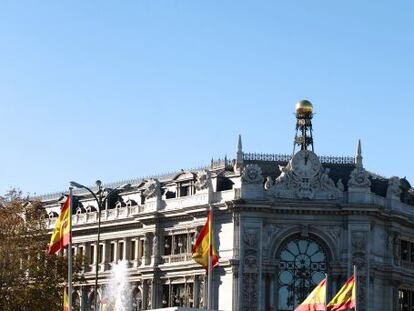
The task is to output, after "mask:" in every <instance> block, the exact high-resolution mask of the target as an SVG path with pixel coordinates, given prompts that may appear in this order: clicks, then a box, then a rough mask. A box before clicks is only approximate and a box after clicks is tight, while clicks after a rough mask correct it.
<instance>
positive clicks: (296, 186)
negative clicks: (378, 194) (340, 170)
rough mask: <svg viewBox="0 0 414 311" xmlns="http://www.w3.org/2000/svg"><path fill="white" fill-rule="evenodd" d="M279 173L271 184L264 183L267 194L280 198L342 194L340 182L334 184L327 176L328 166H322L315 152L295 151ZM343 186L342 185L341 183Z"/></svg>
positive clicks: (307, 197) (268, 181) (325, 196)
mask: <svg viewBox="0 0 414 311" xmlns="http://www.w3.org/2000/svg"><path fill="white" fill-rule="evenodd" d="M279 170H280V172H281V173H280V175H279V177H277V178H276V180H275V183H274V184H273V185H272V183H271V179H270V180H267V181H266V183H265V189H266V190H267V192H268V194H270V195H272V196H275V197H281V198H290V199H293V198H299V199H337V198H340V197H342V196H343V187H341V184H339V185H338V186H336V185H335V183H334V181H333V180H332V179H331V178H330V177H329V172H330V171H329V168H324V167H322V165H321V163H320V162H319V159H318V157H317V156H316V154H315V153H313V152H312V151H309V150H301V151H299V152H297V153H296V154H295V155H294V156H293V157H292V159H291V160H290V161H289V163H288V164H287V165H286V166H284V167H283V166H280V165H279ZM342 186H343V185H342Z"/></svg>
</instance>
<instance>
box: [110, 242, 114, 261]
mask: <svg viewBox="0 0 414 311" xmlns="http://www.w3.org/2000/svg"><path fill="white" fill-rule="evenodd" d="M114 261H115V243H111V262H114Z"/></svg>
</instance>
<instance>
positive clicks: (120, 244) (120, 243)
mask: <svg viewBox="0 0 414 311" xmlns="http://www.w3.org/2000/svg"><path fill="white" fill-rule="evenodd" d="M118 249H119V256H118V259H119V260H123V259H124V242H119V248H118Z"/></svg>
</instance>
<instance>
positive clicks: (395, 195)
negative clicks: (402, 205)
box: [387, 176, 402, 200]
mask: <svg viewBox="0 0 414 311" xmlns="http://www.w3.org/2000/svg"><path fill="white" fill-rule="evenodd" d="M400 185H401V181H400V179H399V178H398V177H396V176H393V177H391V178H390V179H389V180H388V188H387V198H388V199H393V200H400V195H401V191H402V190H401V187H400Z"/></svg>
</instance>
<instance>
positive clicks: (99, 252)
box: [98, 244, 103, 263]
mask: <svg viewBox="0 0 414 311" xmlns="http://www.w3.org/2000/svg"><path fill="white" fill-rule="evenodd" d="M98 262H99V263H102V262H103V245H102V244H99V249H98Z"/></svg>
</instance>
